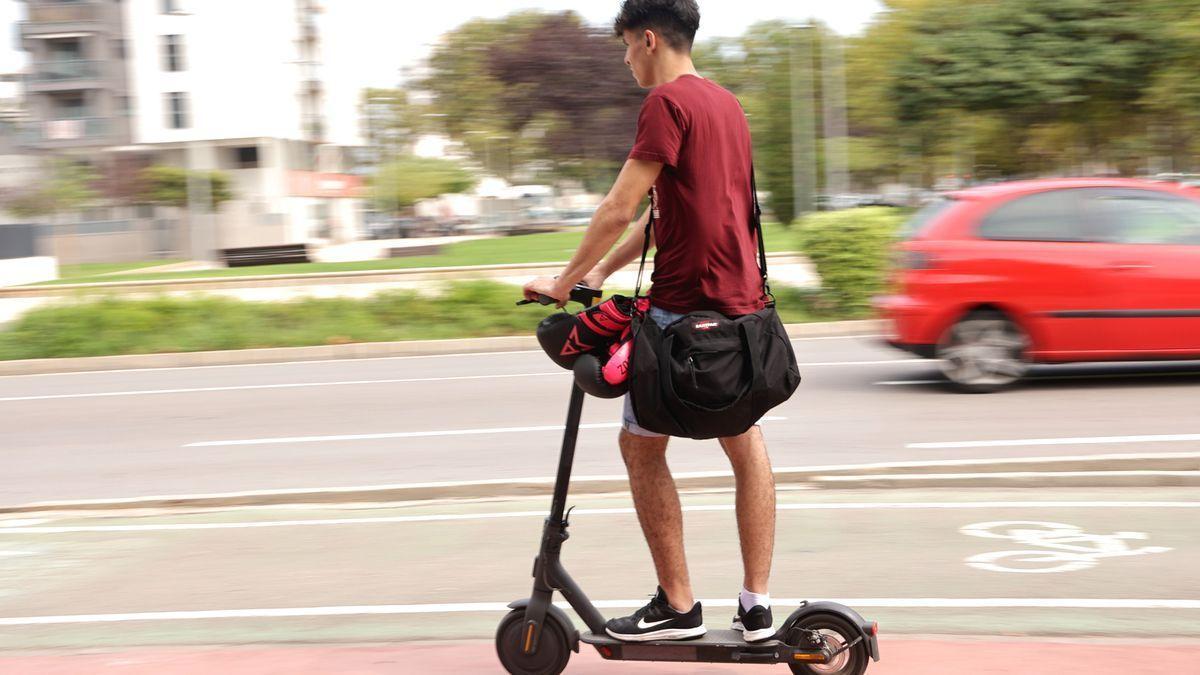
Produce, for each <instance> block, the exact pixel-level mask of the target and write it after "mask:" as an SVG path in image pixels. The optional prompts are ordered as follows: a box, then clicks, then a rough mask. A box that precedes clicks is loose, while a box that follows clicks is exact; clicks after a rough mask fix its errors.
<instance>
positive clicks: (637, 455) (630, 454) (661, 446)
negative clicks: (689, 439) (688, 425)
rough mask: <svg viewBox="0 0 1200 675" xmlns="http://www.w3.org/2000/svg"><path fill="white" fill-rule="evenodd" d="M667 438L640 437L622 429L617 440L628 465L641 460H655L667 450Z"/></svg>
mask: <svg viewBox="0 0 1200 675" xmlns="http://www.w3.org/2000/svg"><path fill="white" fill-rule="evenodd" d="M669 440H670V438H669V437H667V436H639V435H637V434H634V433H630V432H629V431H627V430H625V429H622V430H621V434H620V436H618V438H617V444H618V445H620V447H621V457H622V458H623V459H624V460H625V463H626V464H629V463H630V462H631V461H637V460H640V459H647V458H655V457H657V456H658V455H662V454H664V453H665V452H666V450H667V441H669Z"/></svg>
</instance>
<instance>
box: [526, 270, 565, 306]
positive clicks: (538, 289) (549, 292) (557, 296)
mask: <svg viewBox="0 0 1200 675" xmlns="http://www.w3.org/2000/svg"><path fill="white" fill-rule="evenodd" d="M523 291H524V295H525V299H526V300H529V301H532V302H539V296H546V297H548V298H554V300H555V302H556V303H557V304H556V305H555V306H556V307H559V308H562V307H564V306H566V304H567V300H568V299H570V296H571V289H570V288H566V289H564V288H562V287H560V286H559V283H558V279H555V278H554V277H538V278H536V279H534V280H533V281H530V282H529V283H527V284H525V288H524V289H523Z"/></svg>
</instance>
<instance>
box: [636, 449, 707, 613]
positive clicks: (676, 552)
mask: <svg viewBox="0 0 1200 675" xmlns="http://www.w3.org/2000/svg"><path fill="white" fill-rule="evenodd" d="M668 440H669V439H668V438H667V437H654V438H651V437H646V436H638V435H636V434H631V433H629V432H628V431H625V430H624V429H622V430H621V436H620V445H621V457H623V458H624V459H625V467H626V469H627V470H628V471H629V487H630V489H631V490H632V492H633V505H634V507H635V508H636V509H637V515H638V522H640V523H641V524H642V534H644V535H645V537H646V543H647V544H649V546H650V557H651V558H653V559H654V569H655V571H656V572H657V573H658V585H659V586H662V589H663V591H665V592H666V594H667V600H669V601H670V603H671V607H673V608H674V609H676V610H677V611H680V612H687V611H689V610H691V608H692V605H693V604H695V602H696V600H695V598H693V597H692V582H691V580H690V579H689V578H688V570H687V559H686V557H685V556H684V552H683V510H682V509H681V508H680V506H679V491H678V490H677V489H676V488H675V479H673V478H672V477H671V470H670V469H669V468H668V467H667V441H668Z"/></svg>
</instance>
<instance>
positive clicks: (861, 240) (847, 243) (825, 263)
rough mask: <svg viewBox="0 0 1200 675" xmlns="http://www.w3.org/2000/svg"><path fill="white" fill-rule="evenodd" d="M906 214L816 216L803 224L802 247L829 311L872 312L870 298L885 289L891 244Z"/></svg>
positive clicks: (852, 212) (873, 212)
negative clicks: (818, 277)
mask: <svg viewBox="0 0 1200 675" xmlns="http://www.w3.org/2000/svg"><path fill="white" fill-rule="evenodd" d="M905 214H906V212H905V211H902V210H900V209H889V208H879V207H875V208H865V209H850V210H847V211H835V212H831V213H814V214H810V215H808V216H805V217H804V218H803V219H802V220H800V221H799V223H798V234H799V237H800V248H801V250H803V251H804V253H805V255H807V256H808V258H809V260H811V261H812V263H813V265H814V266H815V267H816V268H817V275H818V276H820V278H821V286H822V291H823V294H824V297H825V300H827V301H828V303H829V308H828V309H829V310H831V311H833V312H836V313H838V314H841V315H850V316H859V315H866V314H869V313H870V310H871V296H874V295H878V294H879V293H880V291H882V290H883V289H884V286H885V284H886V275H887V270H888V265H889V256H890V255H891V245H892V244H893V243H895V242H896V240H897V235H898V233H899V231H900V226H901V224H902V223H903V221H904V217H905Z"/></svg>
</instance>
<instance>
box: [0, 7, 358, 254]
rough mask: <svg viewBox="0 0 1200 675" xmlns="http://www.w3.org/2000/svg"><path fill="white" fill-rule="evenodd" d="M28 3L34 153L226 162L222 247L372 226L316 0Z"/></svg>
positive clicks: (339, 235) (112, 164)
mask: <svg viewBox="0 0 1200 675" xmlns="http://www.w3.org/2000/svg"><path fill="white" fill-rule="evenodd" d="M25 6H26V20H25V21H23V22H22V23H21V25H20V37H21V44H22V46H23V48H24V49H25V50H26V51H27V52H28V53H29V56H30V59H29V61H30V65H29V68H28V70H29V72H28V74H27V76H26V81H25V90H26V97H27V103H28V108H29V115H30V118H31V119H30V121H29V123H28V124H27V125H26V127H25V131H24V133H23V135H22V142H23V143H24V144H25V146H26V147H27V148H28V149H29V150H30V151H31V152H33V153H36V154H41V155H44V156H48V157H49V156H65V157H74V158H81V159H84V160H86V161H89V162H91V163H93V164H95V165H96V166H97V168H98V169H101V170H105V171H109V172H111V173H115V174H116V175H122V174H123V175H135V174H136V170H137V168H139V167H142V166H148V165H151V164H168V165H174V166H180V167H186V168H190V169H196V170H221V171H224V172H226V173H227V174H229V176H230V177H231V182H232V188H233V193H234V196H235V198H234V200H232V201H230V202H227V203H225V204H223V205H221V206H220V208H219V210H218V212H217V215H216V216H215V217H213V218H212V221H214V222H215V223H216V224H217V228H216V234H215V237H210V238H209V240H208V245H211V246H213V247H215V248H233V247H241V246H256V245H268V244H282V243H302V242H310V243H312V242H317V243H319V242H322V241H331V240H332V241H344V240H349V239H354V238H357V237H358V236H359V233H360V231H361V209H362V203H361V199H360V192H361V178H359V177H356V176H350V175H347V174H345V173H343V166H342V157H343V156H344V149H343V148H341V147H339V146H337V145H334V144H332V143H330V142H329V141H330V139H329V138H327V128H326V121H325V120H326V118H327V112H328V109H329V106H330V105H336V104H338V102H332V103H331V102H330V101H328V100H327V98H326V96H325V82H324V78H325V77H326V74H325V71H324V69H323V65H322V49H321V15H322V10H321V7H320V6H319V5H318V4H317V3H316V2H315V0H25ZM345 104H346V105H350V106H353V105H354V104H355V102H354V101H352V100H351V101H347V102H345ZM204 195H205V193H204V191H203V190H199V191H196V193H195V201H194V203H193V205H192V210H193V211H195V210H204V209H205V204H204ZM214 238H215V241H213V239H214Z"/></svg>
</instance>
